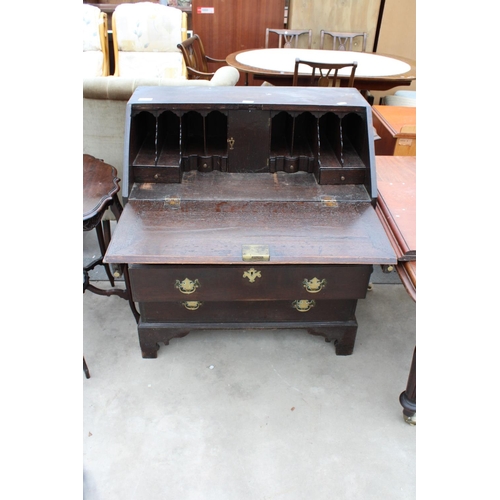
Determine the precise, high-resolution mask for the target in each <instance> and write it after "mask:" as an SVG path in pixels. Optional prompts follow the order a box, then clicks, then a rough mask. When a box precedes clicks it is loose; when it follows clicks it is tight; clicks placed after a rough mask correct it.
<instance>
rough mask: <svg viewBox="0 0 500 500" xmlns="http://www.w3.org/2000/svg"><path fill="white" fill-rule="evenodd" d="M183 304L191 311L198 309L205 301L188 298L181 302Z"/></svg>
mask: <svg viewBox="0 0 500 500" xmlns="http://www.w3.org/2000/svg"><path fill="white" fill-rule="evenodd" d="M181 304H182V305H183V306H184V307H185V308H186V309H188V310H189V311H196V309H199V308H200V307H201V306H202V305H203V302H200V301H198V300H187V301H185V302H181Z"/></svg>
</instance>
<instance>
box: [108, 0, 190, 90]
mask: <svg viewBox="0 0 500 500" xmlns="http://www.w3.org/2000/svg"><path fill="white" fill-rule="evenodd" d="M111 23H112V31H113V49H114V56H115V73H114V76H122V77H131V78H178V79H183V80H185V79H186V78H187V71H186V69H185V66H184V60H183V57H182V53H181V51H180V50H179V49H178V48H177V44H179V43H180V42H182V41H183V40H185V39H186V38H187V14H186V13H185V12H182V11H181V10H180V9H177V8H175V7H168V6H166V5H163V4H159V3H153V2H138V3H122V4H119V5H117V7H116V8H115V11H114V13H113V17H112V18H111Z"/></svg>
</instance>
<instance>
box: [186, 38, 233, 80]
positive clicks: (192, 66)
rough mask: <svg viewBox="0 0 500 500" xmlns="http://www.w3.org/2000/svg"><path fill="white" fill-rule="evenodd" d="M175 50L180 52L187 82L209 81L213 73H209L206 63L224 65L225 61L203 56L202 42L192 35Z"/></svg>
mask: <svg viewBox="0 0 500 500" xmlns="http://www.w3.org/2000/svg"><path fill="white" fill-rule="evenodd" d="M177 48H178V49H179V50H180V51H181V52H182V56H183V57H184V64H185V65H186V69H187V73H188V79H189V80H210V79H211V78H212V77H213V76H214V74H215V72H210V70H209V68H208V63H226V60H225V59H215V58H213V57H210V56H207V55H206V54H205V49H204V47H203V42H202V41H201V38H200V37H199V36H198V35H193V36H191V37H189V38H186V40H184V41H182V42H181V43H178V44H177Z"/></svg>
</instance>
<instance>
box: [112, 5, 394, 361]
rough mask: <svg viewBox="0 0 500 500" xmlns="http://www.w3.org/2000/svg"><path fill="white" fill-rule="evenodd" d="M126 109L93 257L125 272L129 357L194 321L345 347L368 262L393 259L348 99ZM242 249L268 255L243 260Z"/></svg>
mask: <svg viewBox="0 0 500 500" xmlns="http://www.w3.org/2000/svg"><path fill="white" fill-rule="evenodd" d="M253 8H255V6H253ZM325 91H326V92H325ZM126 116H127V126H126V133H125V136H126V140H125V155H124V158H125V165H124V176H125V183H124V200H125V203H126V205H125V209H124V211H123V213H122V215H121V217H120V221H119V223H118V225H117V227H116V228H115V231H114V233H113V238H112V241H111V244H110V246H109V247H108V250H107V253H106V257H105V260H106V262H110V263H121V264H126V265H127V269H128V268H130V284H131V290H132V296H133V298H134V300H136V301H137V302H138V303H139V308H140V311H141V320H140V322H139V326H138V332H139V341H140V345H141V351H142V355H143V357H145V358H154V357H156V355H157V350H158V343H159V342H163V343H165V344H168V342H169V341H170V340H171V339H173V338H179V337H183V336H185V335H187V334H188V333H189V331H191V330H192V329H195V328H196V329H198V328H200V329H205V330H207V329H221V328H231V329H233V328H251V329H257V328H259V329H260V328H304V329H306V330H307V331H308V332H309V333H310V334H313V335H321V336H323V337H324V338H325V340H326V341H329V342H333V343H334V345H335V349H336V353H337V354H339V355H349V354H351V353H352V352H353V349H354V341H355V338H356V333H357V328H358V325H357V322H356V318H355V310H356V305H357V301H358V299H360V298H363V297H365V294H366V290H367V287H368V282H369V278H370V275H371V272H372V270H373V265H374V264H382V265H389V264H395V263H396V255H395V253H394V250H393V248H392V246H391V243H390V241H389V240H388V237H387V236H386V233H385V230H384V227H383V225H382V222H381V221H380V220H379V218H378V216H377V213H376V212H375V201H376V197H377V188H376V174H375V160H374V151H373V130H372V128H373V127H372V124H371V111H370V108H369V105H368V104H367V102H366V101H365V100H364V99H363V97H362V96H361V95H360V93H359V92H358V91H357V90H355V89H298V88H293V89H288V88H273V87H271V88H269V87H266V88H264V87H262V88H253V89H250V88H245V87H229V88H227V89H226V88H224V89H220V88H214V87H199V89H198V88H196V89H194V88H193V89H191V91H190V92H186V91H185V89H182V90H180V89H179V88H175V87H170V88H168V89H159V88H150V87H142V88H139V89H137V90H136V92H135V93H134V95H133V96H132V98H131V99H130V100H129V102H128V105H127V115H126ZM177 173H178V174H179V175H177ZM253 245H257V246H261V247H264V248H265V249H266V250H267V252H262V255H265V254H266V253H268V256H269V260H262V259H261V258H258V260H257V261H250V262H245V261H244V255H245V256H246V255H247V254H246V253H244V247H247V246H253ZM256 255H261V253H258V254H256ZM254 257H255V256H254ZM249 273H250V274H249ZM256 274H258V275H259V276H258V277H257V276H256ZM249 275H250V276H252V277H253V278H255V279H252V280H250V278H249ZM318 282H320V283H321V287H319V286H318V284H317V283H318ZM312 283H315V285H313V286H311V284H312ZM305 285H306V286H305ZM311 290H312V291H311Z"/></svg>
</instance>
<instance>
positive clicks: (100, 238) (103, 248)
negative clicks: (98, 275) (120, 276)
mask: <svg viewBox="0 0 500 500" xmlns="http://www.w3.org/2000/svg"><path fill="white" fill-rule="evenodd" d="M95 230H96V233H97V241H98V242H99V249H100V250H101V255H102V256H103V257H104V254H105V253H106V249H107V246H106V242H105V239H104V233H103V231H102V225H101V223H99V224H97V226H96V227H95ZM103 266H104V269H105V270H106V274H107V276H108V280H109V282H110V283H111V286H115V279H114V277H113V274H112V273H111V268H110V267H109V265H108V264H103Z"/></svg>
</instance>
